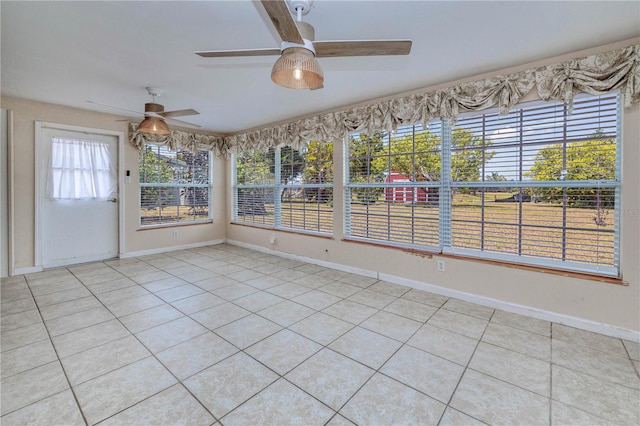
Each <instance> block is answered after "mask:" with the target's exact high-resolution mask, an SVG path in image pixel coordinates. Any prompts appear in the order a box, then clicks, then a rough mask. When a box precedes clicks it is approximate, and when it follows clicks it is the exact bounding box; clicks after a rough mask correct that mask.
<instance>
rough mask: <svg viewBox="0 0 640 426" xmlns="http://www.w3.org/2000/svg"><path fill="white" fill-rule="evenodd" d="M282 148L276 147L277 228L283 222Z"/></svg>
mask: <svg viewBox="0 0 640 426" xmlns="http://www.w3.org/2000/svg"><path fill="white" fill-rule="evenodd" d="M280 154H281V149H280V147H278V148H276V150H275V153H274V156H273V157H274V159H273V162H274V172H275V177H274V186H275V187H274V191H273V225H274V226H275V227H276V228H277V227H279V226H280V225H281V224H282V211H281V209H282V202H281V197H280V191H281V190H282V183H281V176H282V171H281V170H280V169H281V166H282V159H281V158H280Z"/></svg>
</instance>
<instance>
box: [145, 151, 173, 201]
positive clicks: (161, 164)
mask: <svg viewBox="0 0 640 426" xmlns="http://www.w3.org/2000/svg"><path fill="white" fill-rule="evenodd" d="M140 156H141V157H142V158H141V161H140V169H139V176H140V183H170V182H172V180H173V173H172V168H171V166H170V165H169V164H168V163H167V161H166V160H167V158H166V157H163V156H162V155H161V154H160V153H159V152H158V147H156V146H152V145H145V147H144V150H142V151H141V152H140ZM172 198H173V194H172V191H170V190H169V189H168V188H159V187H147V186H142V187H141V188H140V206H141V208H143V209H156V208H159V209H162V208H163V207H165V206H167V205H169V204H170V203H171V201H172Z"/></svg>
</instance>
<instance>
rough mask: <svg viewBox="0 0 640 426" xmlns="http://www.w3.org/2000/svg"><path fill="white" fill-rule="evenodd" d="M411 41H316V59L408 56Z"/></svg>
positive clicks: (314, 44)
mask: <svg viewBox="0 0 640 426" xmlns="http://www.w3.org/2000/svg"><path fill="white" fill-rule="evenodd" d="M411 44H412V41H411V40H336V41H314V42H313V47H314V48H315V49H316V57H318V58H331V57H337V56H383V55H408V54H409V53H410V52H411Z"/></svg>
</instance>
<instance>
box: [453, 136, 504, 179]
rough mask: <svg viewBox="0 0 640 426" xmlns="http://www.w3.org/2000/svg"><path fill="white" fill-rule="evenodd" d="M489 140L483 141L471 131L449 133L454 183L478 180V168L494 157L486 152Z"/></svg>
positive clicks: (492, 152)
mask: <svg viewBox="0 0 640 426" xmlns="http://www.w3.org/2000/svg"><path fill="white" fill-rule="evenodd" d="M490 145H491V140H490V139H485V140H483V139H482V138H479V137H478V136H476V135H475V134H474V133H473V132H472V131H470V130H466V129H462V128H459V127H457V128H455V129H453V132H451V177H452V179H453V181H454V182H476V181H479V180H480V177H481V174H480V168H481V167H482V164H483V163H486V162H488V161H489V160H491V159H492V158H493V156H494V155H495V151H488V150H487V147H488V146H490Z"/></svg>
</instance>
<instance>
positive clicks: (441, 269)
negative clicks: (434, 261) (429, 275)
mask: <svg viewBox="0 0 640 426" xmlns="http://www.w3.org/2000/svg"><path fill="white" fill-rule="evenodd" d="M444 266H445V265H444V260H438V272H444V271H445V267H444Z"/></svg>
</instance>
